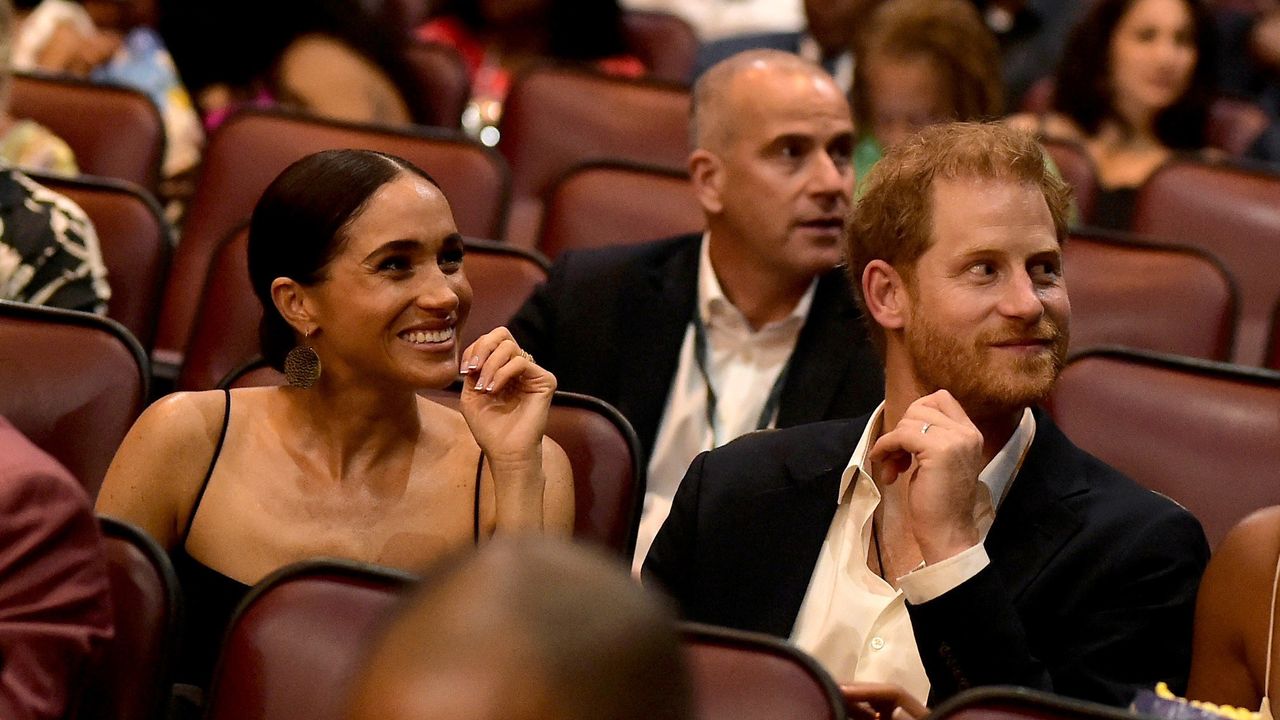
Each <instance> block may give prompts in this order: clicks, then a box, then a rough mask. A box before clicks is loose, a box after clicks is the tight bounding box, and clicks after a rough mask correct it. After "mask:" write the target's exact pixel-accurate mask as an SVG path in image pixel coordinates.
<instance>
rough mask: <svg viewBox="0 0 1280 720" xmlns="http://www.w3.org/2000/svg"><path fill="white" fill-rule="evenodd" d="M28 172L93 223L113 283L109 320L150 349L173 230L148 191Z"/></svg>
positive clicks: (115, 182) (107, 181) (105, 181)
mask: <svg viewBox="0 0 1280 720" xmlns="http://www.w3.org/2000/svg"><path fill="white" fill-rule="evenodd" d="M28 174H29V175H30V176H31V177H32V179H34V180H35V181H36V182H38V183H40V184H41V185H44V186H45V187H47V188H49V189H50V190H53V191H55V192H58V193H61V194H63V195H65V196H67V197H68V198H70V200H71V201H72V202H74V203H75V204H77V205H79V206H80V207H81V209H83V210H84V211H85V214H86V215H88V216H89V219H90V220H92V221H93V227H94V229H95V230H96V231H97V233H98V243H99V244H100V245H101V248H102V261H103V263H104V264H105V265H106V266H107V281H108V282H109V283H111V300H110V302H108V303H107V317H109V318H111V319H112V320H115V321H116V322H118V323H120V324H121V325H124V326H125V327H126V328H128V329H129V332H131V333H133V336H134V337H135V338H137V339H138V342H140V343H142V347H143V348H144V349H149V348H150V347H151V342H152V340H153V339H154V338H155V332H156V321H157V319H158V318H159V317H160V293H161V292H162V291H163V290H164V281H165V278H166V277H167V276H168V273H169V255H170V253H171V251H172V248H173V231H172V228H171V227H170V226H169V222H168V221H167V220H165V218H164V213H163V211H161V209H160V206H159V205H158V204H157V203H156V201H155V199H154V198H153V197H152V196H151V194H150V193H148V192H147V191H146V190H143V189H142V188H140V187H138V186H137V185H133V184H131V183H126V182H124V181H121V180H112V179H109V178H92V177H87V176H83V175H82V176H80V177H76V178H66V177H61V176H58V175H47V174H42V173H28Z"/></svg>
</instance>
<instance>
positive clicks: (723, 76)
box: [511, 50, 881, 569]
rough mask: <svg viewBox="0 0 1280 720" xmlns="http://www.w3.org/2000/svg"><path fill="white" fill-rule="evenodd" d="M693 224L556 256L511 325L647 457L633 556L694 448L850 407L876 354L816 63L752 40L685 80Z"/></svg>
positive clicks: (844, 113)
mask: <svg viewBox="0 0 1280 720" xmlns="http://www.w3.org/2000/svg"><path fill="white" fill-rule="evenodd" d="M691 136H692V138H693V142H694V145H695V147H696V149H695V150H694V151H693V153H692V154H691V155H690V156H689V174H690V176H691V178H692V182H693V191H694V193H695V194H696V195H697V198H698V201H699V202H700V203H701V205H702V209H703V214H704V216H705V218H706V223H707V230H706V232H705V233H699V234H694V235H686V236H683V237H677V238H672V239H668V240H660V241H657V242H650V243H644V244H640V245H634V246H629V247H614V248H607V249H601V250H595V251H586V252H580V253H579V252H567V253H564V254H562V255H561V256H560V257H559V259H558V260H557V262H556V264H555V266H554V267H553V268H552V269H551V273H550V277H549V279H548V281H547V282H546V284H544V285H543V286H542V287H540V288H539V289H538V290H537V291H536V292H535V293H534V295H533V297H532V298H530V299H529V301H528V302H527V303H525V305H524V307H523V308H521V310H520V311H519V312H518V313H517V314H516V317H515V318H513V319H512V321H511V332H512V333H513V334H514V335H515V337H516V338H517V339H518V340H519V341H520V342H521V344H523V345H525V346H526V347H528V348H529V350H530V351H531V352H533V353H534V354H535V355H536V356H537V357H539V358H541V359H542V360H543V362H546V363H547V367H548V368H550V369H551V370H552V371H553V372H555V373H556V375H557V377H558V378H559V379H560V383H561V386H562V387H563V388H564V389H566V390H571V391H574V392H582V393H587V394H589V395H594V396H596V397H599V398H601V399H603V400H605V401H607V402H609V403H612V404H613V405H614V406H616V407H617V408H618V409H619V410H620V411H621V412H622V414H623V415H625V416H626V417H627V419H628V420H630V421H631V424H632V425H633V426H634V427H635V429H636V433H637V435H638V436H639V438H640V445H641V447H642V448H643V450H644V454H645V458H646V461H647V463H648V470H649V472H648V487H647V491H646V493H645V505H644V514H643V517H642V518H641V521H640V532H639V538H638V540H637V543H636V555H635V561H636V568H637V569H638V568H639V564H640V562H641V561H642V560H643V559H644V556H645V553H646V552H647V551H648V547H649V543H650V542H652V540H653V537H654V535H655V534H657V531H658V528H659V527H660V526H661V525H662V520H663V518H665V517H666V515H667V510H668V508H669V507H670V503H671V498H672V496H673V495H674V494H675V491H676V487H677V486H678V485H679V482H680V478H681V477H683V476H684V473H685V470H686V469H687V468H688V467H689V461H690V460H692V459H693V458H694V456H696V455H697V454H698V453H699V452H702V451H703V450H708V449H710V448H713V447H717V446H719V445H722V444H724V443H726V442H729V441H730V440H732V439H733V438H735V437H738V436H739V435H742V434H743V433H748V432H752V431H754V430H758V429H760V428H764V427H787V426H790V425H797V424H800V423H805V422H813V421H815V420H821V419H825V418H836V417H851V416H853V415H856V414H858V413H860V412H865V411H867V410H870V409H871V408H872V407H874V406H875V403H876V402H878V401H879V396H880V393H881V376H880V371H879V363H878V362H877V361H876V359H875V355H874V353H873V352H872V349H871V346H870V345H869V344H868V343H867V340H866V334H865V330H864V328H863V327H862V325H861V323H860V322H859V320H858V312H857V310H856V309H855V308H854V307H853V305H852V301H851V296H850V295H849V289H848V285H847V284H846V280H845V278H844V276H843V275H842V274H841V272H840V271H839V270H838V269H837V268H836V266H837V265H838V264H839V263H840V260H841V254H840V239H841V238H842V237H843V234H844V224H843V223H844V216H845V213H846V212H847V211H848V209H849V201H850V196H851V194H852V191H853V167H852V164H851V162H850V157H849V154H850V152H851V150H852V144H853V125H852V122H851V121H850V119H849V105H848V102H847V101H846V100H845V98H844V94H843V93H841V92H840V89H839V88H838V87H836V84H835V82H834V81H833V80H832V79H831V76H830V75H827V73H826V72H824V71H823V70H822V68H820V67H818V66H817V65H815V64H813V63H811V62H809V61H807V60H804V59H802V58H800V57H797V56H796V55H793V54H790V53H784V52H780V51H777V50H751V51H748V52H745V53H740V54H738V55H735V56H733V57H731V58H729V59H728V60H725V61H724V62H722V63H720V64H719V65H717V66H716V67H714V68H712V69H711V70H710V71H708V72H707V73H706V74H705V75H703V76H702V78H701V79H700V80H699V81H698V85H697V87H695V88H694V92H693V117H692V121H691Z"/></svg>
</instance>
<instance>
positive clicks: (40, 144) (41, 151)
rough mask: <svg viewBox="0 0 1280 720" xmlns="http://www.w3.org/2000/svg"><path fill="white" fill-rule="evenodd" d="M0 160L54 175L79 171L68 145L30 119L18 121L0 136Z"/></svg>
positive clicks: (71, 173)
mask: <svg viewBox="0 0 1280 720" xmlns="http://www.w3.org/2000/svg"><path fill="white" fill-rule="evenodd" d="M0 161H2V162H4V163H6V164H8V165H15V166H17V167H24V168H28V169H30V170H43V171H45V172H51V173H53V174H55V175H77V174H79V172H80V168H79V167H78V166H77V165H76V156H75V153H74V152H72V151H71V146H69V145H67V143H66V142H64V141H63V140H62V138H60V137H58V136H57V135H54V134H53V131H52V130H50V129H49V128H47V127H45V126H43V125H41V124H40V123H38V122H36V121H34V120H18V121H17V122H15V123H14V124H13V126H12V127H11V128H9V132H7V133H5V134H4V136H3V137H0Z"/></svg>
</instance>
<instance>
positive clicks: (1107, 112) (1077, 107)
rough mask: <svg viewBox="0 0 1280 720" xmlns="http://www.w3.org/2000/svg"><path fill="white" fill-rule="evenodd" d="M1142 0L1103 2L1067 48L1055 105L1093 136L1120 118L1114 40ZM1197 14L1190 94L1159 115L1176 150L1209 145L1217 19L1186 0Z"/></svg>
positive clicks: (1158, 128) (1158, 127)
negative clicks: (1105, 123)
mask: <svg viewBox="0 0 1280 720" xmlns="http://www.w3.org/2000/svg"><path fill="white" fill-rule="evenodd" d="M1136 2H1137V0H1097V2H1095V3H1094V4H1093V5H1092V7H1090V9H1089V11H1088V13H1086V14H1085V16H1084V17H1083V18H1081V20H1080V22H1079V23H1077V24H1076V26H1075V28H1073V29H1072V31H1071V35H1070V37H1068V39H1067V44H1066V46H1065V47H1064V48H1063V52H1062V61H1061V63H1060V64H1059V65H1058V75H1057V80H1056V84H1055V89H1054V95H1053V108H1054V110H1057V111H1058V112H1060V113H1062V114H1064V115H1067V116H1068V117H1070V118H1071V119H1072V120H1074V121H1075V122H1076V124H1077V125H1079V126H1080V128H1081V129H1082V130H1084V132H1085V133H1087V134H1089V135H1093V134H1095V133H1097V132H1098V128H1099V126H1100V125H1101V124H1102V122H1103V121H1104V120H1107V119H1117V120H1118V119H1120V118H1118V117H1117V116H1116V112H1115V103H1114V98H1113V97H1112V90H1111V39H1112V37H1113V36H1114V35H1115V32H1116V28H1117V27H1118V26H1119V25H1120V21H1121V19H1123V18H1124V16H1125V14H1126V13H1128V12H1129V9H1130V8H1132V7H1133V5H1134V4H1135V3H1136ZM1182 2H1183V4H1185V5H1186V7H1187V10H1188V11H1189V12H1190V13H1191V21H1192V24H1193V25H1194V26H1195V27H1194V34H1195V46H1196V64H1195V67H1194V69H1193V70H1192V72H1191V81H1190V83H1189V84H1188V86H1187V90H1186V92H1184V93H1183V94H1182V97H1180V98H1178V100H1177V101H1176V102H1174V104H1173V105H1171V106H1169V107H1168V108H1165V109H1164V110H1163V111H1161V112H1160V113H1159V114H1158V115H1156V118H1155V133H1156V137H1157V138H1158V139H1159V140H1160V142H1162V143H1164V144H1165V145H1168V146H1169V147H1172V148H1178V149H1198V148H1201V147H1204V144H1205V126H1206V125H1207V123H1208V120H1209V104H1210V103H1211V102H1212V100H1213V93H1214V78H1215V76H1216V72H1215V71H1216V68H1215V67H1214V66H1215V64H1216V63H1215V58H1216V57H1217V48H1216V41H1215V36H1214V30H1213V17H1212V16H1211V15H1210V14H1209V11H1208V10H1207V9H1205V7H1204V5H1203V4H1201V2H1200V1H1199V0H1182Z"/></svg>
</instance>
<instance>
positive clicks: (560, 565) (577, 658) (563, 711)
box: [348, 537, 692, 720]
mask: <svg viewBox="0 0 1280 720" xmlns="http://www.w3.org/2000/svg"><path fill="white" fill-rule="evenodd" d="M690 703H691V700H690V689H689V680H688V675H687V672H686V671H685V666H684V659H683V657H682V655H681V652H680V644H679V639H678V637H677V634H676V626H675V616H674V614H673V613H672V611H671V609H670V608H668V607H667V605H666V604H665V603H664V602H663V601H661V600H659V599H658V598H657V597H656V596H654V595H652V594H651V593H650V591H648V590H646V589H644V588H642V587H640V586H639V585H637V584H636V583H634V582H632V581H631V579H630V578H629V577H627V573H626V572H625V570H624V568H623V567H621V566H619V565H617V564H616V561H614V560H612V559H608V558H604V557H602V556H600V555H597V554H596V552H594V551H589V550H586V549H583V548H582V547H577V546H572V545H569V544H567V543H563V542H557V541H553V540H544V539H536V538H528V537H525V538H517V539H513V538H495V539H494V540H493V541H492V542H490V543H488V544H486V545H485V546H484V547H483V548H482V549H481V550H479V551H478V552H468V553H464V554H462V555H458V556H454V557H452V558H449V559H447V560H445V561H444V562H443V564H442V565H441V566H439V567H437V568H436V570H435V571H434V572H430V573H428V575H427V576H426V577H424V578H423V581H422V584H421V586H420V590H419V591H418V592H417V593H416V594H415V595H414V596H412V597H410V598H409V599H408V600H407V601H406V602H405V603H404V604H403V605H402V606H401V608H400V611H399V613H398V614H397V615H396V617H395V618H394V619H393V621H392V622H391V623H390V624H389V625H388V626H387V627H386V628H385V629H384V631H383V633H382V635H381V639H380V640H378V641H377V642H376V643H375V645H374V648H373V650H372V652H371V654H370V656H369V661H368V664H367V665H366V667H365V669H364V672H363V674H362V676H361V677H360V678H358V679H357V682H356V684H355V686H354V689H353V693H352V696H351V702H350V708H349V713H348V720H436V719H437V718H439V719H440V720H499V718H501V720H526V719H527V720H596V719H597V718H610V719H611V720H687V719H688V718H691V717H692V714H691V710H690V708H691V704H690Z"/></svg>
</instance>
